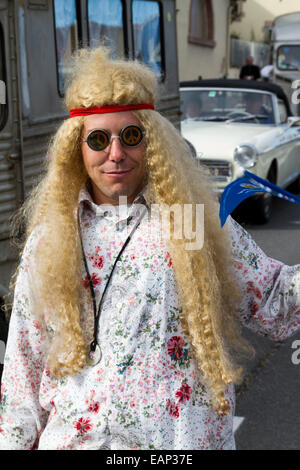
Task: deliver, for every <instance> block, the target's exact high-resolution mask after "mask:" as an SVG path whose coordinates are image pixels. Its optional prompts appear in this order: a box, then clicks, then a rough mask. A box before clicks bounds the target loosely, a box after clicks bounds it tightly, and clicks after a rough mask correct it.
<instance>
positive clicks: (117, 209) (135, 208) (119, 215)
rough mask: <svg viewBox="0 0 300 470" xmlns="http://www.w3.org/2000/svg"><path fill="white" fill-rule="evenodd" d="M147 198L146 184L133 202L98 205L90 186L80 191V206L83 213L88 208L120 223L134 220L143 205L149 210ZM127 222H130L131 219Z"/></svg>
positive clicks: (97, 214) (98, 214)
mask: <svg viewBox="0 0 300 470" xmlns="http://www.w3.org/2000/svg"><path fill="white" fill-rule="evenodd" d="M147 200H148V191H147V186H146V187H145V188H144V189H143V190H142V191H141V192H140V193H138V194H137V196H136V197H135V199H134V201H133V202H132V203H131V204H128V205H125V204H124V205H120V206H119V205H117V206H112V205H108V204H100V205H98V204H95V203H94V201H93V199H92V196H91V194H90V192H89V189H88V187H84V188H83V189H82V190H81V191H80V193H79V199H78V207H79V209H80V211H81V213H82V212H83V211H84V210H86V209H87V208H88V209H89V210H91V211H92V212H93V213H94V214H95V215H96V216H99V217H102V218H104V219H106V220H110V221H111V222H114V223H116V224H119V223H120V222H122V221H128V219H130V220H132V219H135V218H136V217H138V216H139V215H140V209H141V205H142V206H146V207H147V209H148V210H149V205H148V204H147ZM127 223H129V221H128V222H127Z"/></svg>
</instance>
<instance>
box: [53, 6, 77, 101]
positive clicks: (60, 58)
mask: <svg viewBox="0 0 300 470" xmlns="http://www.w3.org/2000/svg"><path fill="white" fill-rule="evenodd" d="M53 7H54V25H55V40H56V60H57V74H58V91H59V94H60V96H63V95H64V88H65V81H66V78H67V74H68V63H67V62H68V59H69V58H70V57H71V55H72V54H73V52H74V51H75V50H76V49H78V47H79V37H78V36H79V35H78V18H77V8H76V0H53Z"/></svg>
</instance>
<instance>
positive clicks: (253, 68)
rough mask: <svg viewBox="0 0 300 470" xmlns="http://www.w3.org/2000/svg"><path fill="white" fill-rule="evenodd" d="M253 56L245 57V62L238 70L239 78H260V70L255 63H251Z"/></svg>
mask: <svg viewBox="0 0 300 470" xmlns="http://www.w3.org/2000/svg"><path fill="white" fill-rule="evenodd" d="M253 61H254V59H253V57H251V56H250V57H248V58H247V64H246V65H243V67H242V68H241V71H240V79H241V80H257V79H258V78H260V71H259V67H258V66H257V65H254V64H253Z"/></svg>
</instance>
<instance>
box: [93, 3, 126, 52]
mask: <svg viewBox="0 0 300 470" xmlns="http://www.w3.org/2000/svg"><path fill="white" fill-rule="evenodd" d="M87 11H88V31H89V44H90V47H96V46H98V45H99V43H100V41H101V42H102V43H103V41H104V42H105V43H106V44H107V45H108V46H109V47H110V48H111V50H112V55H113V56H114V57H116V56H123V55H124V52H125V43H124V31H125V26H124V8H123V1H122V0H88V2H87Z"/></svg>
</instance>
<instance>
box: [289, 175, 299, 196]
mask: <svg viewBox="0 0 300 470" xmlns="http://www.w3.org/2000/svg"><path fill="white" fill-rule="evenodd" d="M288 191H290V192H292V193H293V194H299V193H300V176H298V178H297V179H296V180H295V181H294V182H293V183H292V184H291V185H290V187H289V188H288Z"/></svg>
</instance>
